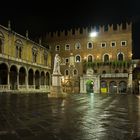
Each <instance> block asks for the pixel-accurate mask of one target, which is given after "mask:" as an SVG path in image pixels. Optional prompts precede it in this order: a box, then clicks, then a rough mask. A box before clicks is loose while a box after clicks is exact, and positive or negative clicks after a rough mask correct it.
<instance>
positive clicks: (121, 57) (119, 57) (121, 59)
mask: <svg viewBox="0 0 140 140" xmlns="http://www.w3.org/2000/svg"><path fill="white" fill-rule="evenodd" d="M118 60H119V61H123V54H122V53H119V54H118Z"/></svg>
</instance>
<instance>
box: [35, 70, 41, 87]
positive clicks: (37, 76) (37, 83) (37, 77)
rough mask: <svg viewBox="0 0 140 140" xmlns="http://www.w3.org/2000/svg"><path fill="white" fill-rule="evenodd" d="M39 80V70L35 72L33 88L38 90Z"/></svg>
mask: <svg viewBox="0 0 140 140" xmlns="http://www.w3.org/2000/svg"><path fill="white" fill-rule="evenodd" d="M39 79H40V73H39V70H36V71H35V88H36V89H39V84H40V83H39Z"/></svg>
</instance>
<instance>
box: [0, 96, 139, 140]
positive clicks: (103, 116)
mask: <svg viewBox="0 0 140 140" xmlns="http://www.w3.org/2000/svg"><path fill="white" fill-rule="evenodd" d="M0 140H140V99H139V98H137V97H136V96H135V95H113V94H108V95H105V94H74V95H70V96H69V97H67V98H66V99H50V98H48V97H47V95H45V94H20V95H18V94H12V95H9V94H1V95H0Z"/></svg>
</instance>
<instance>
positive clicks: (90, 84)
mask: <svg viewBox="0 0 140 140" xmlns="http://www.w3.org/2000/svg"><path fill="white" fill-rule="evenodd" d="M93 85H94V81H93V80H87V81H86V91H87V93H93Z"/></svg>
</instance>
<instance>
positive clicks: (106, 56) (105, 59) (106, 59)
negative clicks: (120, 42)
mask: <svg viewBox="0 0 140 140" xmlns="http://www.w3.org/2000/svg"><path fill="white" fill-rule="evenodd" d="M104 62H109V55H108V54H105V55H104Z"/></svg>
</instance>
